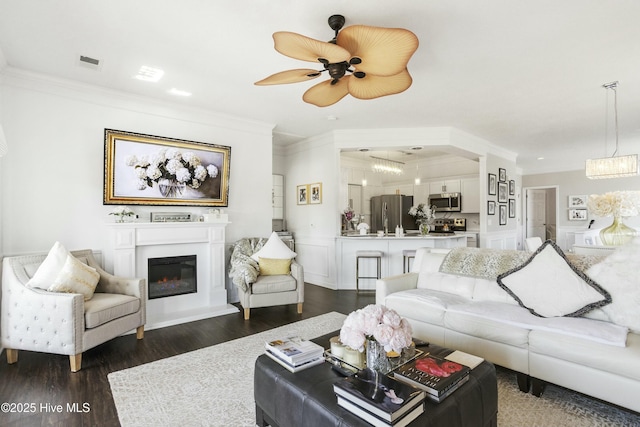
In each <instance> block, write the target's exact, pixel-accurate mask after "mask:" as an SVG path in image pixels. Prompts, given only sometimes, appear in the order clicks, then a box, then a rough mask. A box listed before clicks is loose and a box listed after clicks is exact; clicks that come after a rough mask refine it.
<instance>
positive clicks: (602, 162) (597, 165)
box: [585, 81, 640, 179]
mask: <svg viewBox="0 0 640 427" xmlns="http://www.w3.org/2000/svg"><path fill="white" fill-rule="evenodd" d="M602 87H604V88H605V89H607V90H612V91H613V93H614V118H615V132H616V149H615V151H614V152H613V155H612V156H611V157H603V158H599V159H587V160H586V162H585V175H586V176H587V178H589V179H606V178H626V177H632V176H636V175H638V174H639V173H640V170H639V169H638V166H639V164H638V155H637V154H630V155H627V156H616V154H617V153H618V92H617V88H618V82H617V81H615V82H611V83H605V84H603V85H602ZM606 119H607V121H608V119H609V117H608V114H607V118H606ZM605 133H606V132H605ZM605 146H606V136H605Z"/></svg>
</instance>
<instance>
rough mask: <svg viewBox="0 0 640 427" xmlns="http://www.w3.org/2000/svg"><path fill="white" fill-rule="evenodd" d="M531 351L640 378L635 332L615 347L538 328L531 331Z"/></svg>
mask: <svg viewBox="0 0 640 427" xmlns="http://www.w3.org/2000/svg"><path fill="white" fill-rule="evenodd" d="M529 351H530V352H532V353H537V354H544V355H547V356H550V357H553V358H556V359H561V360H566V361H569V362H573V363H576V364H579V365H582V366H588V367H590V368H593V369H597V370H598V371H606V372H611V373H613V374H616V375H620V376H622V377H625V378H633V379H635V380H636V381H640V336H639V335H636V334H629V336H628V337H627V345H626V347H613V346H609V345H602V344H600V343H597V342H594V341H589V340H584V339H581V338H578V337H568V336H566V335H562V334H557V333H553V332H550V331H542V330H537V331H531V333H530V334H529ZM612 393H615V391H612Z"/></svg>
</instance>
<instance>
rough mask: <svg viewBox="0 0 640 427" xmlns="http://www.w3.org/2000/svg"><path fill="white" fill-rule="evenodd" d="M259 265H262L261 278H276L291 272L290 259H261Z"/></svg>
mask: <svg viewBox="0 0 640 427" xmlns="http://www.w3.org/2000/svg"><path fill="white" fill-rule="evenodd" d="M258 265H260V275H261V276H276V275H280V274H289V273H290V272H291V260H290V259H272V258H260V259H259V261H258Z"/></svg>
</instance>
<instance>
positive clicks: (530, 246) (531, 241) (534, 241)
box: [524, 237, 542, 252]
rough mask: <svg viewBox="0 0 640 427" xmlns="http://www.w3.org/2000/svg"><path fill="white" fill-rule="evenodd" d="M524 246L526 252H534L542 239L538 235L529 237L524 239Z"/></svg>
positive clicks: (540, 244)
mask: <svg viewBox="0 0 640 427" xmlns="http://www.w3.org/2000/svg"><path fill="white" fill-rule="evenodd" d="M524 244H525V247H526V249H527V251H528V252H535V251H536V249H538V248H539V247H540V246H542V239H541V238H540V237H529V238H527V239H525V241H524Z"/></svg>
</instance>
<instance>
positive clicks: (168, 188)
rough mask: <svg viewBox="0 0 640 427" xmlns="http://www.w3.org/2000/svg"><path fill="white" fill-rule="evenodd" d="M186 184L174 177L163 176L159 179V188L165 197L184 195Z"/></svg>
mask: <svg viewBox="0 0 640 427" xmlns="http://www.w3.org/2000/svg"><path fill="white" fill-rule="evenodd" d="M185 187H186V185H185V184H184V183H181V182H178V181H176V180H173V179H167V178H162V179H159V180H158V190H160V194H162V196H163V197H167V198H172V199H174V198H176V197H178V196H181V195H182V192H183V191H184V189H185Z"/></svg>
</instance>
